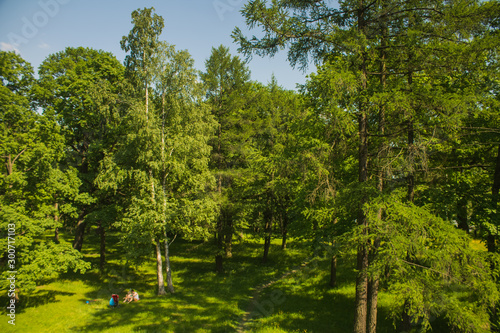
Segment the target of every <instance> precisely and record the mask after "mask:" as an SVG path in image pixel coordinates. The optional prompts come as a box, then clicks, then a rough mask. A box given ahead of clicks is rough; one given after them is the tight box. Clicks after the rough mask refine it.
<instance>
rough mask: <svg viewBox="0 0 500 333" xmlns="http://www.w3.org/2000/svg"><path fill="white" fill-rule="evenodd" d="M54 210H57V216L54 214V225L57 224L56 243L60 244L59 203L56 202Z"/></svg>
mask: <svg viewBox="0 0 500 333" xmlns="http://www.w3.org/2000/svg"><path fill="white" fill-rule="evenodd" d="M54 210H55V214H54V224H55V228H54V243H56V244H59V213H58V210H59V203H57V202H56V203H55V204H54Z"/></svg>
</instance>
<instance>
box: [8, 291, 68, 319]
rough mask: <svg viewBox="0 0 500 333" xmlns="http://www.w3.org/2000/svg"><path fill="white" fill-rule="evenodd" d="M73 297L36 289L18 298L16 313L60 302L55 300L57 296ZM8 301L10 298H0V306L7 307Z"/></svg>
mask: <svg viewBox="0 0 500 333" xmlns="http://www.w3.org/2000/svg"><path fill="white" fill-rule="evenodd" d="M73 295H75V293H72V292H65V291H59V290H51V289H37V290H36V291H34V292H33V293H31V294H29V295H28V296H25V297H23V296H21V297H20V302H18V303H17V304H16V313H18V314H20V313H24V312H25V311H26V308H36V307H40V306H43V305H46V304H49V303H56V302H60V300H57V296H73ZM9 301H10V298H8V297H6V296H2V297H0V304H5V305H6V306H7V304H9ZM3 311H4V312H7V311H6V310H5V307H3Z"/></svg>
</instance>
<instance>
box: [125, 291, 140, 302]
mask: <svg viewBox="0 0 500 333" xmlns="http://www.w3.org/2000/svg"><path fill="white" fill-rule="evenodd" d="M138 300H139V294H138V293H137V292H136V291H135V290H134V289H130V292H129V293H128V294H127V296H125V300H124V302H125V303H130V302H137V301H138Z"/></svg>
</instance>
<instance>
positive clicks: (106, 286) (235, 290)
mask: <svg viewBox="0 0 500 333" xmlns="http://www.w3.org/2000/svg"><path fill="white" fill-rule="evenodd" d="M110 239H111V240H112V238H110ZM94 241H95V240H92V242H94ZM94 243H97V242H94ZM171 250H172V269H173V278H174V286H175V287H176V293H175V294H174V295H168V296H164V297H157V296H156V270H155V269H156V266H155V262H154V260H152V259H153V255H151V260H146V261H144V262H143V263H142V264H141V265H140V266H137V267H136V266H134V265H128V264H127V263H126V261H125V259H122V258H123V257H124V256H123V255H121V253H120V252H119V251H118V250H116V249H115V250H114V251H112V252H111V253H109V255H108V264H107V274H106V275H105V276H101V275H99V273H98V270H97V269H92V270H91V271H89V272H87V273H86V274H85V275H80V274H74V273H68V274H65V275H64V276H62V277H61V279H59V280H58V281H54V282H52V283H47V284H46V285H43V286H40V287H38V288H37V290H36V292H35V293H34V295H32V296H30V297H29V298H24V299H22V300H23V302H24V305H25V307H24V308H23V309H21V310H19V311H18V313H17V316H16V326H15V328H14V327H12V325H9V324H8V323H7V320H8V317H7V316H5V315H3V316H2V317H3V318H4V319H3V320H1V321H0V331H1V332H75V331H77V332H78V331H85V332H236V331H237V329H238V327H240V326H241V324H242V320H241V318H243V317H244V315H245V312H246V311H249V312H250V315H249V316H248V317H250V318H248V319H249V320H248V322H245V323H244V324H245V325H244V326H242V327H244V329H245V331H257V332H260V333H265V332H339V333H342V332H349V331H351V329H352V323H353V310H354V282H353V281H354V280H355V279H354V272H353V270H352V266H353V265H352V263H344V264H342V263H341V264H340V267H339V276H338V281H339V286H338V288H336V289H330V288H328V287H327V283H328V278H329V276H328V274H329V261H328V258H323V259H321V258H316V259H314V260H312V261H310V262H309V263H308V265H307V266H305V267H302V268H300V269H298V270H297V271H296V272H295V273H293V274H290V275H287V276H285V277H283V278H282V276H283V274H284V273H286V272H288V271H290V270H292V269H293V268H294V267H296V266H297V265H299V264H300V263H301V262H303V261H304V260H306V258H307V256H308V254H309V250H308V249H307V247H306V246H305V245H304V244H301V243H298V242H297V243H296V242H290V243H289V248H288V249H287V250H286V251H283V250H281V249H280V247H279V244H278V242H277V241H276V242H274V243H273V245H272V248H271V252H270V261H269V263H268V264H262V263H261V262H260V258H261V253H262V245H261V244H259V243H257V242H254V241H250V240H248V241H245V242H244V243H239V244H235V246H234V251H233V253H234V256H233V258H231V259H228V260H226V262H225V270H226V272H225V273H224V274H222V275H217V274H215V273H214V272H213V270H214V259H213V255H212V253H213V248H212V247H211V245H210V244H203V243H190V242H185V241H181V240H178V241H176V242H175V243H174V244H173V245H172V248H171ZM95 253H97V249H96V248H88V247H87V249H86V257H87V258H88V259H89V260H91V261H92V262H93V266H97V264H98V257H97V255H96V254H95ZM280 278H281V279H280ZM273 280H274V281H275V282H274V283H273V284H272V285H269V286H267V287H266V288H263V289H262V290H261V291H260V293H259V295H258V298H256V299H254V300H252V299H251V297H252V295H254V294H255V289H256V288H258V287H259V286H261V285H263V284H265V283H266V282H269V281H273ZM128 288H134V289H136V290H138V292H139V294H140V296H141V301H140V302H138V303H132V304H120V307H119V308H116V309H110V308H108V306H107V304H108V300H109V298H110V295H111V294H112V293H118V294H119V295H120V297H121V298H123V296H124V295H125V293H126V291H127V290H128ZM2 293H3V292H2ZM5 300H6V299H5ZM87 300H96V301H95V302H91V303H90V304H87V303H86V301H87ZM3 301H4V299H2V302H3ZM389 305H390V298H389V297H388V296H387V295H384V294H383V293H382V294H381V296H380V307H379V308H380V310H379V328H378V332H379V333H384V332H393V331H394V328H393V326H392V324H391V322H390V321H389V320H388V319H386V317H387V308H388V306H389Z"/></svg>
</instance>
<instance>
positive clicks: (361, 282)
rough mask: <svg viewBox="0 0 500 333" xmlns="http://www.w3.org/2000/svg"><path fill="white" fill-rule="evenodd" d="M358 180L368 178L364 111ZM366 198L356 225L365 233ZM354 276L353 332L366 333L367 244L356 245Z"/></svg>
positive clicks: (366, 127) (361, 203) (364, 114)
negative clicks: (355, 272) (355, 273)
mask: <svg viewBox="0 0 500 333" xmlns="http://www.w3.org/2000/svg"><path fill="white" fill-rule="evenodd" d="M358 118H359V119H358V121H359V136H360V144H359V182H360V183H365V182H366V181H367V180H368V119H367V116H366V113H364V112H362V113H361V114H360V115H359V117H358ZM365 201H366V198H362V199H361V202H360V205H359V212H358V225H360V226H362V227H363V233H364V234H366V233H367V231H368V230H367V227H368V223H367V218H366V216H365V213H364V212H363V205H364V203H365ZM357 270H358V276H357V277H356V310H355V313H354V315H355V316H354V333H366V320H367V311H368V309H367V306H368V249H367V244H365V243H361V244H359V246H358V255H357Z"/></svg>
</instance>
